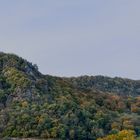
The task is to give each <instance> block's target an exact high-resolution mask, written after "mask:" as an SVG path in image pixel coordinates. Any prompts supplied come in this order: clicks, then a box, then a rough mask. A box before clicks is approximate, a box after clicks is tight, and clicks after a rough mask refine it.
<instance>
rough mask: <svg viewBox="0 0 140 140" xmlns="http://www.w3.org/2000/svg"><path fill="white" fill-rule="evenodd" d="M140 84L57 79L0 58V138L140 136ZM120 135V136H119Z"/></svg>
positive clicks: (23, 63)
mask: <svg viewBox="0 0 140 140" xmlns="http://www.w3.org/2000/svg"><path fill="white" fill-rule="evenodd" d="M139 120H140V81H135V80H130V79H123V78H117V77H116V78H109V77H104V76H91V77H90V76H81V77H71V78H65V77H55V76H50V75H43V74H41V73H40V72H39V71H38V67H37V66H36V65H33V64H32V63H30V62H28V61H27V60H25V59H23V58H21V57H18V56H16V55H14V54H5V53H2V52H1V53H0V137H1V139H3V138H8V137H9V138H11V137H12V138H16V137H17V138H19V137H21V138H27V137H28V138H32V137H33V138H34V137H36V138H44V139H48V138H52V139H62V140H63V139H64V140H66V139H70V140H96V139H97V138H99V137H104V136H106V135H109V134H117V133H118V132H121V131H122V130H133V131H135V134H136V135H137V136H139V135H140V121H139ZM119 134H120V133H119Z"/></svg>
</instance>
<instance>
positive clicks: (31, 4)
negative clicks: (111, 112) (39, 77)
mask: <svg viewBox="0 0 140 140" xmlns="http://www.w3.org/2000/svg"><path fill="white" fill-rule="evenodd" d="M139 5H140V1H138V0H136V1H131V0H117V1H112V0H106V1H103V0H101V1H99V0H94V1H93V0H88V1H85V0H77V1H75V0H71V1H65V0H59V1H58V0H51V1H48V0H41V1H38V0H30V1H28V0H24V1H19V0H13V1H10V0H5V1H1V2H0V19H1V22H0V51H3V52H7V53H14V54H17V55H19V56H21V57H23V58H25V59H27V60H28V61H30V62H33V63H35V64H37V65H38V66H39V70H40V71H41V72H42V73H44V74H51V75H57V76H80V75H104V76H111V77H115V76H117V77H125V78H131V79H140V65H139V61H140V39H139V37H140V14H139V13H140V9H139Z"/></svg>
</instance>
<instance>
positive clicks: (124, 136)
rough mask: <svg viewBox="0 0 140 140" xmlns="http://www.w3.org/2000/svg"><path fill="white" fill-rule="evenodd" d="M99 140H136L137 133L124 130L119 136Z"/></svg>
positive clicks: (114, 135)
mask: <svg viewBox="0 0 140 140" xmlns="http://www.w3.org/2000/svg"><path fill="white" fill-rule="evenodd" d="M97 140H135V132H134V131H132V130H122V131H120V132H119V133H118V134H112V135H108V136H106V137H104V138H99V139H97Z"/></svg>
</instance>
